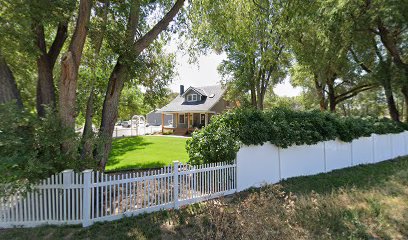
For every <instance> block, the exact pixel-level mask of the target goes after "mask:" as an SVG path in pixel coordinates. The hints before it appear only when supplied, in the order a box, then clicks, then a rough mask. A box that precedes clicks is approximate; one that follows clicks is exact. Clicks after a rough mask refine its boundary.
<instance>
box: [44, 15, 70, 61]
mask: <svg viewBox="0 0 408 240" xmlns="http://www.w3.org/2000/svg"><path fill="white" fill-rule="evenodd" d="M67 31H68V24H67V23H66V22H60V23H59V24H58V29H57V34H56V35H55V38H54V41H53V42H52V45H51V47H50V50H49V51H48V53H47V55H48V58H49V60H50V65H51V68H54V65H55V62H56V60H57V58H58V55H59V54H60V52H61V49H62V46H64V43H65V40H66V39H67V37H68V34H67Z"/></svg>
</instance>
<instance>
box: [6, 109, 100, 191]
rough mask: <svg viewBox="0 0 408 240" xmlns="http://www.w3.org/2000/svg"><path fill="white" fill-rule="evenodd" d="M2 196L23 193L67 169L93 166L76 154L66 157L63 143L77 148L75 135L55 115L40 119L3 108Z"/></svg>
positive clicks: (26, 113)
mask: <svg viewBox="0 0 408 240" xmlns="http://www.w3.org/2000/svg"><path fill="white" fill-rule="evenodd" d="M0 118H1V119H2V121H0V172H1V173H2V174H1V176H0V184H2V186H7V187H6V189H1V191H0V195H3V194H5V193H10V192H12V191H14V190H17V189H19V190H22V188H23V189H24V188H26V187H29V184H32V183H36V182H37V181H39V180H42V179H44V178H47V177H49V176H50V175H51V174H55V173H57V172H60V171H62V170H65V169H78V170H81V169H84V168H86V167H92V162H91V161H85V160H84V161H85V162H78V160H77V159H79V156H77V154H75V153H73V154H66V155H65V154H63V153H62V151H61V143H62V142H63V141H67V140H69V141H70V142H72V144H74V145H77V143H78V139H77V137H76V135H72V133H71V131H66V130H64V128H62V127H61V124H60V122H59V120H58V118H57V116H55V114H54V113H49V114H48V116H47V117H46V118H41V119H39V118H37V117H36V116H34V115H33V114H32V113H28V112H25V111H20V110H16V109H15V107H14V106H11V105H9V104H7V105H0Z"/></svg>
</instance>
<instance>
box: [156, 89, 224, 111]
mask: <svg viewBox="0 0 408 240" xmlns="http://www.w3.org/2000/svg"><path fill="white" fill-rule="evenodd" d="M190 89H191V90H194V91H197V89H198V90H199V91H201V92H202V93H203V94H202V96H204V97H203V98H201V100H200V101H195V102H187V101H185V97H184V94H183V95H181V96H180V95H178V96H177V97H176V98H174V99H173V101H171V102H170V103H169V104H167V105H166V106H164V107H162V108H161V109H160V110H159V111H160V112H188V111H197V112H202V111H210V110H211V108H212V107H213V106H214V105H215V104H216V103H217V102H218V101H220V99H222V97H223V95H224V92H225V89H224V88H223V87H222V86H221V85H214V86H205V87H198V88H195V87H194V88H193V87H189V88H188V89H187V90H186V91H185V92H184V93H186V92H188V91H190ZM200 94H201V93H200Z"/></svg>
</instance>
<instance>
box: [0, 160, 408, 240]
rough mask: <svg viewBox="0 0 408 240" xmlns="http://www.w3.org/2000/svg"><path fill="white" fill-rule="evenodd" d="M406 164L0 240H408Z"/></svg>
mask: <svg viewBox="0 0 408 240" xmlns="http://www.w3.org/2000/svg"><path fill="white" fill-rule="evenodd" d="M407 220H408V158H401V159H397V160H394V161H387V162H383V163H379V164H375V165H369V166H358V167H354V168H349V169H344V170H339V171H335V172H332V173H328V174H320V175H317V176H310V177H299V178H293V179H289V180H287V181H284V182H282V183H281V184H280V185H269V186H264V187H263V188H261V189H253V190H249V191H246V192H243V193H240V194H236V195H235V196H233V197H228V198H224V199H218V200H214V201H209V202H207V203H205V204H195V205H192V206H189V207H186V208H183V209H181V210H179V211H164V212H159V213H154V214H149V215H144V216H139V217H136V218H126V219H122V220H120V221H116V222H109V223H101V224H95V225H94V226H92V227H90V228H88V229H82V228H80V227H42V228H35V229H15V230H4V231H0V239H27V238H30V239H44V238H45V239H257V240H259V239H408V221H407Z"/></svg>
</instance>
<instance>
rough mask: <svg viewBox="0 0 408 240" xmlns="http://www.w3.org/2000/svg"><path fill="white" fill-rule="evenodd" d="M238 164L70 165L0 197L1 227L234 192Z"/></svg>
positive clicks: (85, 218)
mask: <svg viewBox="0 0 408 240" xmlns="http://www.w3.org/2000/svg"><path fill="white" fill-rule="evenodd" d="M236 182H237V179H236V164H235V163H232V164H228V163H225V162H224V163H216V164H215V163H214V164H204V165H198V166H191V165H188V164H180V163H178V162H175V163H174V165H173V166H167V167H164V168H161V169H158V170H152V171H145V172H139V173H123V174H103V173H100V172H93V171H92V170H86V171H84V172H82V173H75V172H73V171H72V170H66V171H64V172H62V173H59V174H56V175H53V176H51V177H50V178H48V179H46V180H44V181H42V182H41V183H40V184H38V185H36V186H34V187H33V191H30V192H28V193H24V194H23V193H16V194H14V195H13V196H10V197H8V198H3V199H0V200H1V202H0V227H3V228H4V227H15V226H22V227H33V226H38V225H43V224H81V223H82V225H83V226H89V225H91V224H93V223H94V222H99V221H110V220H114V219H119V218H121V217H123V216H124V215H126V216H130V215H137V214H140V213H144V212H154V211H158V210H161V209H170V208H178V207H179V206H182V205H186V204H191V203H195V202H200V201H204V200H207V199H212V198H216V197H220V196H222V195H227V194H232V193H234V192H236Z"/></svg>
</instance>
